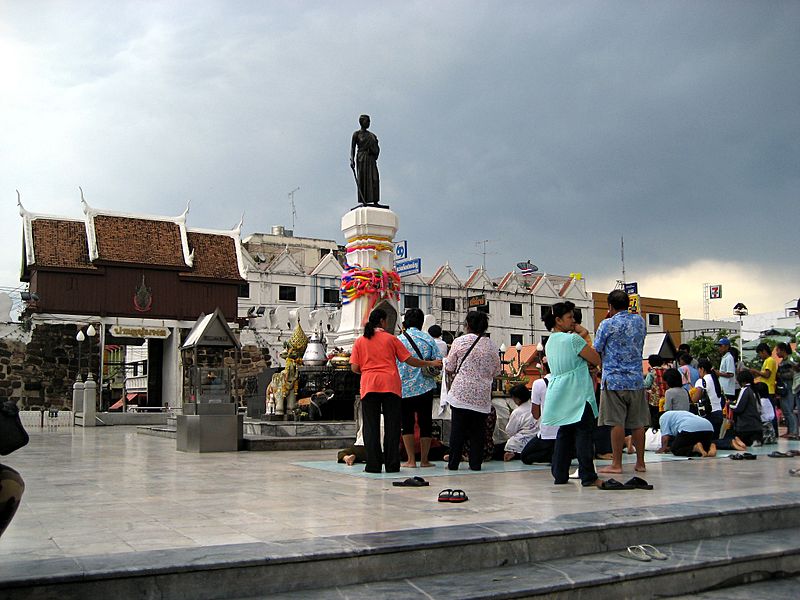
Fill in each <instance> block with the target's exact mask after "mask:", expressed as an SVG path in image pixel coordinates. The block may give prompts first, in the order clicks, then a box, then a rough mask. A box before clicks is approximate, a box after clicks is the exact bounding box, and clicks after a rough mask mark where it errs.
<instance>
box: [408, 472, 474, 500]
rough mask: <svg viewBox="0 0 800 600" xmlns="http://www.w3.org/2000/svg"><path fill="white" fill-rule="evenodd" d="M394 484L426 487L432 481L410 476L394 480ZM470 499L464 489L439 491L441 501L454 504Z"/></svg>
mask: <svg viewBox="0 0 800 600" xmlns="http://www.w3.org/2000/svg"><path fill="white" fill-rule="evenodd" d="M392 485H393V486H395V487H426V486H429V485H430V482H428V481H425V480H424V479H423V478H422V477H409V478H408V479H406V480H404V481H394V482H392ZM467 500H469V498H468V497H467V494H466V492H464V490H451V489H450V488H448V489H446V490H442V491H441V492H439V502H451V503H453V504H460V503H461V502H466V501H467Z"/></svg>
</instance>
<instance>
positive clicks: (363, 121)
mask: <svg viewBox="0 0 800 600" xmlns="http://www.w3.org/2000/svg"><path fill="white" fill-rule="evenodd" d="M358 124H359V125H361V126H362V127H363V128H364V129H367V128H368V127H369V115H361V116H360V117H358Z"/></svg>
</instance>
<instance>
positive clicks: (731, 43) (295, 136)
mask: <svg viewBox="0 0 800 600" xmlns="http://www.w3.org/2000/svg"><path fill="white" fill-rule="evenodd" d="M799 24H800V2H795V1H792V2H768V1H753V2H736V1H724V2H699V1H697V0H691V1H688V2H679V1H669V2H634V1H627V2H611V1H606V2H533V1H526V2H513V1H508V0H505V1H503V2H499V1H496V2H477V1H458V2H443V1H437V2H373V3H367V2H346V1H337V2H318V3H317V2H263V1H254V2H231V1H220V2H208V1H204V0H193V1H191V2H177V1H169V2H142V1H135V2H123V1H121V0H119V1H118V0H115V1H114V2H107V1H99V2H82V1H79V0H73V1H70V2H57V1H53V2H40V1H36V0H29V1H24V2H22V1H18V0H17V1H13V0H12V1H3V0H0V69H1V70H0V132H2V133H1V134H0V198H2V199H3V200H2V201H0V207H2V211H1V212H0V228H2V229H0V232H2V235H3V238H4V239H5V240H6V241H7V243H6V244H5V250H4V252H3V253H2V256H1V257H0V285H2V286H9V287H15V286H18V285H19V282H18V279H19V265H20V260H21V229H22V228H21V219H20V218H19V217H18V213H17V207H16V192H15V190H16V189H19V190H20V192H21V194H22V202H23V204H24V206H25V208H27V209H28V210H30V211H33V212H44V213H51V214H59V215H65V216H73V217H80V216H81V215H82V213H81V208H80V196H79V192H78V186H79V185H80V186H82V187H83V189H84V192H85V195H86V199H87V201H88V202H89V204H91V205H92V206H95V207H98V208H103V209H109V210H115V211H131V212H142V213H150V214H166V215H177V214H180V213H181V212H183V210H184V209H185V207H186V203H187V202H188V201H191V211H190V214H189V225H190V226H194V227H205V228H230V227H232V226H234V225H235V224H236V223H237V222H238V221H239V219H240V217H241V215H242V213H244V214H245V221H244V234H245V235H246V234H249V233H253V232H258V231H268V230H269V228H270V226H271V225H275V224H283V225H286V226H287V227H289V226H291V211H290V206H289V199H288V193H289V192H290V191H291V190H293V189H295V188H297V187H299V188H300V190H299V191H297V192H296V194H295V196H294V199H295V204H296V209H297V218H296V222H295V226H294V229H295V232H296V234H297V235H304V236H311V237H322V238H327V239H336V240H338V241H340V242H342V241H343V240H342V239H341V231H340V218H341V215H342V213H343V212H345V211H347V210H348V209H350V208H351V207H352V206H354V205H355V204H356V191H355V184H354V182H353V176H352V172H351V171H350V169H349V164H348V161H349V143H350V136H351V134H352V132H353V131H354V130H355V129H357V128H358V115H359V114H361V113H368V114H370V115H371V117H372V127H371V130H372V131H373V132H374V133H375V134H376V135H377V136H378V139H379V140H380V145H381V156H380V159H379V162H378V166H379V170H380V176H381V185H382V187H381V195H382V198H383V200H384V202H387V203H388V204H390V205H391V207H392V209H393V210H394V211H395V212H397V213H398V215H399V217H400V223H401V229H400V231H399V232H398V236H397V237H398V239H407V240H408V241H409V254H410V256H412V257H417V256H418V257H421V258H422V259H423V273H424V274H427V275H431V274H433V272H434V270H435V269H436V268H437V267H438V266H439V265H440V264H442V263H444V262H445V261H449V262H450V264H451V265H452V266H453V268H454V269H455V270H456V272H457V273H458V274H459V275H460V276H462V277H465V276H466V273H467V265H480V264H481V262H482V261H483V259H484V257H483V256H482V255H481V254H480V252H481V249H482V247H483V246H484V244H476V242H479V241H483V240H489V241H488V242H486V243H485V248H486V251H487V254H486V256H485V260H486V266H487V268H488V270H489V272H490V274H491V275H493V276H499V275H502V274H503V273H505V272H507V271H509V270H512V269H513V268H514V265H515V263H516V262H518V261H520V260H525V259H531V260H533V262H534V263H536V264H537V265H538V266H539V267H540V269H541V270H542V271H545V272H548V273H557V274H569V273H570V272H576V271H577V272H581V273H583V275H584V277H585V278H586V279H587V283H588V287H589V289H592V290H598V291H608V290H609V289H611V288H612V287H613V285H614V282H615V280H616V279H618V278H620V277H621V263H620V237H621V236H623V235H624V237H625V259H626V272H627V279H628V280H635V281H638V282H639V284H640V292H641V293H642V294H643V295H647V296H656V297H666V298H676V299H678V300H679V301H680V303H681V307H682V312H683V316H684V317H690V318H698V317H701V316H702V291H703V283H704V282H708V283H713V284H722V285H723V299H722V300H718V301H714V302H712V305H711V306H712V316H713V317H717V318H727V317H729V316H730V314H731V307H732V306H733V305H734V304H735V303H736V302H744V303H745V304H746V305H748V307H749V308H750V309H751V312H762V311H770V310H780V309H782V308H783V305H784V303H786V302H788V301H789V300H791V299H792V298H797V296H798V293H800V281H799V280H800V277H798V276H799V275H800V267H798V257H799V256H800V254H798V250H797V247H798V246H797V245H798V240H800V234H799V230H800V228H799V227H798V225H800V220H798V216H800V208H798V199H799V196H800V194H799V193H798V192H800V25H799Z"/></svg>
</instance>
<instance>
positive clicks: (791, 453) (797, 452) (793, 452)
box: [786, 450, 800, 456]
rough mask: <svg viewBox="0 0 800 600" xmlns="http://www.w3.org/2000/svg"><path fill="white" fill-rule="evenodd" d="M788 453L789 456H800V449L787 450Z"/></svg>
mask: <svg viewBox="0 0 800 600" xmlns="http://www.w3.org/2000/svg"><path fill="white" fill-rule="evenodd" d="M786 454H788V455H789V456H800V450H787V451H786Z"/></svg>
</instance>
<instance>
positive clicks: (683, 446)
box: [669, 431, 717, 456]
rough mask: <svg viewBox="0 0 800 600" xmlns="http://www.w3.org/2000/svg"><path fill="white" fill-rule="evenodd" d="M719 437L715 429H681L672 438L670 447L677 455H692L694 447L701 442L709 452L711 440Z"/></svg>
mask: <svg viewBox="0 0 800 600" xmlns="http://www.w3.org/2000/svg"><path fill="white" fill-rule="evenodd" d="M715 439H717V435H716V434H715V433H714V432H713V431H679V432H678V435H676V436H675V437H674V438H672V443H671V444H670V446H669V449H670V450H672V453H673V454H674V455H675V456H691V455H692V448H694V447H695V444H697V443H698V442H700V443H701V444H702V445H703V450H705V451H706V452H708V449H709V448H710V447H711V442H713V441H714V440H715Z"/></svg>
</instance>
